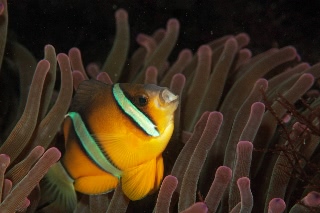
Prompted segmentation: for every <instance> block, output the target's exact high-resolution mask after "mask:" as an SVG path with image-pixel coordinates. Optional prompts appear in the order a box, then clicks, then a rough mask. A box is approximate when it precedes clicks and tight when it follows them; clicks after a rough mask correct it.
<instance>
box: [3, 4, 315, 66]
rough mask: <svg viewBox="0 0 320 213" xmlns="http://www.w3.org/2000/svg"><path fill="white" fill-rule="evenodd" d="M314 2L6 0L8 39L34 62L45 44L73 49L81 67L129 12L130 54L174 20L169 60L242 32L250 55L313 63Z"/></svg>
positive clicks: (97, 57)
mask: <svg viewBox="0 0 320 213" xmlns="http://www.w3.org/2000/svg"><path fill="white" fill-rule="evenodd" d="M172 2H174V3H172ZM226 2H229V3H226ZM231 2H232V3H231ZM319 2H320V1H317V0H314V1H302V0H280V1H271V0H270V1H266V0H265V1H263V0H260V1H253V0H250V1H244V0H235V1H226V0H177V1H172V0H160V1H156V0H131V1H124V0H123V1H121V0H111V1H110V0H90V1H89V0H69V1H68V0H24V1H17V0H15V1H10V0H9V2H8V5H9V29H11V30H12V32H13V33H10V39H11V38H14V39H17V40H18V41H19V42H20V43H22V44H23V45H25V46H26V47H27V48H28V49H29V50H30V51H31V52H32V53H33V54H34V55H35V56H36V57H37V58H38V59H40V58H42V57H43V47H44V45H46V44H48V43H50V44H52V45H54V47H55V48H56V51H57V52H68V50H69V49H70V48H71V47H74V46H76V47H79V48H80V49H81V51H82V52H83V55H84V57H83V58H84V61H85V63H88V62H91V61H103V60H104V59H105V57H106V55H107V53H108V51H109V50H110V47H111V45H112V42H113V39H114V34H115V20H114V12H115V11H116V10H117V9H118V8H124V9H126V10H127V11H128V13H129V22H130V30H131V38H132V40H131V41H132V42H131V48H130V50H131V52H132V51H133V50H134V49H136V47H137V44H136V42H135V37H136V36H137V34H138V33H141V32H143V33H147V34H151V33H152V32H153V31H154V30H155V29H157V28H160V27H162V28H164V27H165V25H166V22H167V20H168V19H169V18H172V17H175V18H177V19H178V20H179V21H180V23H181V31H180V37H179V40H178V44H177V48H176V49H175V51H174V52H173V56H172V59H174V58H175V56H176V55H177V52H178V51H179V50H181V49H183V48H186V47H188V48H191V49H192V50H193V51H194V52H195V51H196V49H197V48H198V46H199V45H201V44H204V43H206V42H209V41H211V40H213V39H215V38H218V37H221V36H223V35H226V34H237V33H240V32H246V33H248V34H249V35H250V37H251V42H250V45H249V46H248V48H250V49H251V50H252V52H253V54H254V55H255V54H257V53H259V52H262V51H265V50H267V49H269V48H271V47H283V46H286V45H293V46H295V47H296V48H297V49H298V53H299V54H300V55H301V57H302V60H303V61H308V62H310V63H312V64H314V63H316V62H318V61H320V60H319V59H320V57H319V55H320V48H319V47H320V12H319V9H320V3H319Z"/></svg>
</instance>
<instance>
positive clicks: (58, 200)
mask: <svg viewBox="0 0 320 213" xmlns="http://www.w3.org/2000/svg"><path fill="white" fill-rule="evenodd" d="M41 194H42V195H41V199H42V200H41V201H40V203H42V204H43V205H45V206H47V207H44V208H51V207H53V206H55V207H57V206H58V207H59V211H60V212H66V213H68V212H73V210H74V209H75V207H76V205H77V195H76V192H75V189H74V186H73V179H71V178H70V176H69V175H68V174H67V172H66V171H65V169H64V168H63V166H62V164H61V163H60V162H58V163H56V164H55V165H53V166H52V167H51V168H50V170H49V171H48V173H47V174H46V176H45V178H44V179H43V181H42V183H41Z"/></svg>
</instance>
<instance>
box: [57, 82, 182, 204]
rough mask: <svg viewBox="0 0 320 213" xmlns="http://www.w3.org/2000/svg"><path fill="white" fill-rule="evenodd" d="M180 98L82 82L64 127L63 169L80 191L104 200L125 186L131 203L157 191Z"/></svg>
mask: <svg viewBox="0 0 320 213" xmlns="http://www.w3.org/2000/svg"><path fill="white" fill-rule="evenodd" d="M178 102H179V99H178V96H176V95H174V94H173V93H171V92H170V91H169V90H168V89H167V88H163V87H159V86H156V85H152V84H126V83H117V84H114V85H107V84H104V83H102V82H99V81H95V80H88V81H84V82H82V83H81V84H80V85H79V87H78V89H77V92H76V94H75V96H74V100H73V103H72V106H71V109H70V112H69V113H68V114H67V116H66V119H65V122H64V127H63V130H64V136H65V142H66V144H65V145H66V146H65V154H64V156H63V158H62V160H61V162H60V164H61V165H62V166H61V165H60V166H59V168H60V169H61V168H64V169H65V172H66V173H67V174H68V176H69V177H70V178H69V179H70V180H72V182H73V186H74V188H75V190H76V191H79V192H81V193H84V194H101V193H107V192H109V191H111V190H113V189H114V188H115V187H116V186H117V185H118V183H119V181H121V186H122V190H123V192H124V193H125V195H126V196H127V197H128V198H129V199H131V200H139V199H141V198H143V197H145V196H146V195H147V194H149V193H151V192H153V191H154V190H156V189H158V187H159V185H160V182H161V180H162V177H163V170H164V169H163V168H164V166H163V159H162V155H161V154H162V152H163V151H164V149H165V148H166V146H167V144H168V142H169V140H170V138H171V135H172V133H173V129H174V123H173V121H174V111H175V110H176V108H177V106H178Z"/></svg>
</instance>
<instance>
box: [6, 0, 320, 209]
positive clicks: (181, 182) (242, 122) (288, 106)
mask: <svg viewBox="0 0 320 213" xmlns="http://www.w3.org/2000/svg"><path fill="white" fill-rule="evenodd" d="M7 10H8V8H7V4H6V1H5V0H2V1H1V4H0V15H1V20H0V21H1V22H0V35H1V38H0V57H1V58H3V60H2V61H3V63H2V72H1V86H2V91H4V92H3V93H2V94H1V115H2V116H1V120H0V121H1V123H0V124H1V130H2V131H1V141H2V143H1V147H0V153H1V154H0V162H1V167H0V168H1V169H0V183H1V184H2V186H1V187H0V188H1V189H2V190H0V198H1V204H0V210H1V212H10V213H11V212H16V211H17V212H20V211H22V212H63V211H64V210H63V206H64V205H63V204H61V203H59V201H58V200H55V201H54V200H47V199H46V197H41V190H45V189H41V182H40V180H41V178H42V177H43V176H44V175H45V174H46V172H47V171H48V169H49V168H50V166H51V165H52V164H54V163H55V162H56V161H58V159H59V158H60V152H63V151H64V149H63V139H62V137H61V131H60V126H61V124H62V122H63V119H64V115H65V114H66V113H67V111H68V108H69V106H70V102H71V98H72V91H73V89H74V90H76V89H77V87H78V85H79V84H80V83H81V81H83V80H86V79H89V78H94V79H97V80H99V81H102V82H105V83H109V84H111V83H112V82H119V81H120V82H134V83H154V84H159V85H161V86H167V87H169V88H170V89H171V90H172V91H173V92H174V93H176V94H178V95H179V96H180V97H181V104H180V105H179V108H178V110H177V112H176V114H175V130H174V134H173V136H172V139H171V140H170V143H169V145H168V147H167V148H166V150H165V151H164V153H163V156H164V159H165V167H166V169H165V178H164V180H163V182H162V185H161V188H160V189H159V191H158V193H155V194H153V195H150V196H147V197H146V198H144V199H142V200H140V201H136V202H132V201H129V200H128V199H127V198H126V197H125V195H124V194H123V193H122V191H121V185H119V186H118V187H117V188H116V190H115V191H114V192H112V193H108V194H102V195H91V196H88V195H82V194H78V200H79V201H78V204H77V207H76V209H75V211H74V212H118V213H120V212H151V211H152V210H154V212H159V213H160V212H263V211H264V212H284V211H286V212H289V211H290V212H312V211H314V212H316V211H319V205H320V193H319V192H320V191H319V171H320V170H319V163H318V162H319V161H318V158H319V149H318V141H319V137H320V130H319V99H318V97H319V85H318V82H317V80H318V78H319V76H320V69H319V68H320V64H316V65H314V66H310V65H308V64H307V63H303V62H301V61H300V57H299V56H298V54H297V51H296V50H295V48H294V47H290V46H289V47H283V48H280V49H278V48H273V49H270V50H268V51H266V52H262V53H260V54H258V55H255V56H252V54H251V51H250V50H249V49H246V48H245V46H246V45H248V43H249V36H248V35H247V34H245V33H240V34H237V35H227V36H224V37H222V38H219V39H216V40H214V41H212V42H210V43H208V44H205V45H202V46H200V47H199V48H198V50H197V52H196V53H192V51H191V50H188V49H184V50H182V51H181V52H180V54H179V56H178V57H177V59H176V60H175V61H174V62H169V59H168V57H169V56H170V54H171V52H172V50H173V48H174V47H175V45H176V42H177V39H178V35H179V27H180V26H179V22H178V20H176V19H170V20H168V22H167V26H166V29H165V30H162V29H160V30H157V31H155V32H154V34H153V35H151V36H150V35H145V34H139V35H138V37H137V42H138V43H139V44H140V45H141V47H140V48H138V49H137V50H136V51H135V52H134V53H133V54H132V56H131V57H130V58H129V59H128V52H129V43H130V36H129V33H130V32H129V24H128V14H127V12H126V11H125V10H123V9H119V10H117V12H116V14H115V17H116V29H117V32H116V36H115V41H114V45H113V47H112V49H111V51H110V53H109V55H108V57H107V59H106V60H105V62H104V63H103V65H102V66H101V67H100V66H99V65H98V64H97V63H91V64H89V65H88V66H87V67H86V68H85V66H84V64H83V62H82V58H81V52H80V50H79V49H78V48H72V49H70V51H69V53H68V55H66V54H63V53H59V54H56V52H55V49H54V48H53V46H51V45H47V46H46V47H45V49H44V59H43V60H40V61H39V62H38V63H37V62H36V59H35V58H34V57H33V56H32V55H31V53H30V52H29V51H28V50H27V49H26V48H24V47H23V46H22V45H21V44H19V43H17V42H15V41H11V40H8V41H7V40H6V39H7V36H6V35H7V20H8V13H7ZM5 46H6V49H5ZM5 53H6V54H5ZM57 62H58V64H59V66H57V65H56V64H57ZM57 70H60V73H61V80H56V78H55V77H56V71H57ZM32 75H33V79H31V78H30V76H32ZM17 79H20V82H18V81H17ZM57 83H60V89H59V92H58V91H56V90H55V87H54V86H55V84H57ZM18 87H19V89H17V88H18ZM55 147H57V148H55ZM58 149H59V150H60V151H59V150H58ZM49 193H50V192H49Z"/></svg>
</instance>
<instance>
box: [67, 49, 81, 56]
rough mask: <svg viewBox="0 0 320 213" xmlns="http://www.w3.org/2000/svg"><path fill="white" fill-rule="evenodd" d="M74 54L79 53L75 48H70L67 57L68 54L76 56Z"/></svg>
mask: <svg viewBox="0 0 320 213" xmlns="http://www.w3.org/2000/svg"><path fill="white" fill-rule="evenodd" d="M76 53H80V50H79V48H77V47H72V48H71V49H70V50H69V52H68V54H69V55H70V54H76Z"/></svg>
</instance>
